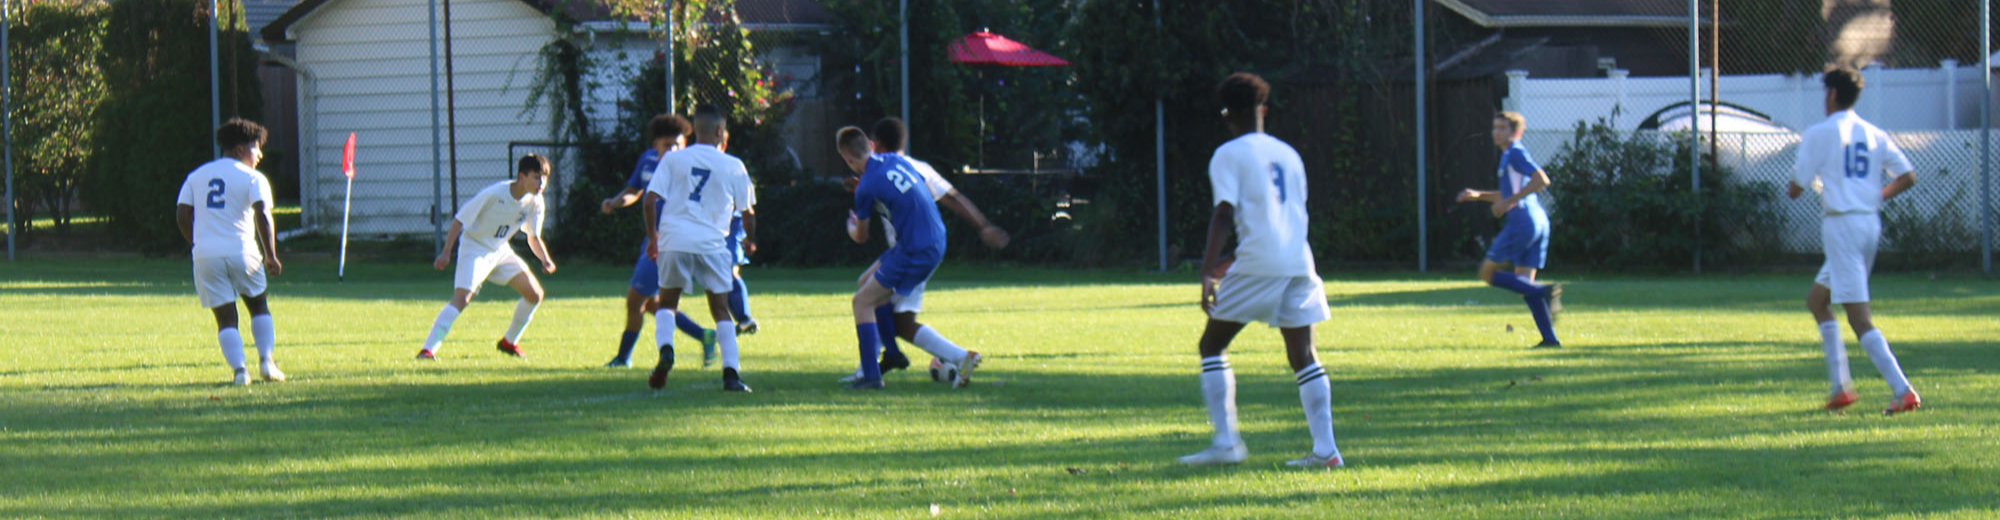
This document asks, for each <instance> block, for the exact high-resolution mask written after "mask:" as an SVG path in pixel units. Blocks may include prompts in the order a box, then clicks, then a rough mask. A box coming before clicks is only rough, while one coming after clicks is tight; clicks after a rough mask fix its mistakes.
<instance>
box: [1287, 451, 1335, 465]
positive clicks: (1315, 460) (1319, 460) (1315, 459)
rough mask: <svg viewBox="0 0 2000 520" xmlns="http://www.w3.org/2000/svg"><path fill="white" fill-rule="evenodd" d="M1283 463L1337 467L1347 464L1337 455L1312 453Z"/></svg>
mask: <svg viewBox="0 0 2000 520" xmlns="http://www.w3.org/2000/svg"><path fill="white" fill-rule="evenodd" d="M1285 465H1286V466H1290V467H1294V468H1338V467H1341V466H1346V465H1347V464H1346V463H1343V462H1341V461H1340V456H1339V455H1334V456H1331V457H1321V456H1319V455H1318V454H1313V455H1307V456H1305V457H1301V458H1296V459H1292V460H1288V461H1285Z"/></svg>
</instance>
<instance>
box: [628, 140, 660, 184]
mask: <svg viewBox="0 0 2000 520" xmlns="http://www.w3.org/2000/svg"><path fill="white" fill-rule="evenodd" d="M659 166H660V154H659V152H655V151H653V150H652V149H650V148H649V149H647V150H646V152H645V153H642V154H639V164H636V165H633V166H632V175H631V176H628V177H626V178H625V188H626V189H630V190H632V191H637V192H640V193H645V192H646V183H647V182H649V181H652V180H653V169H654V168H658V167H659Z"/></svg>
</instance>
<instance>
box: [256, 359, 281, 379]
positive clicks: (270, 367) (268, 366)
mask: <svg viewBox="0 0 2000 520" xmlns="http://www.w3.org/2000/svg"><path fill="white" fill-rule="evenodd" d="M261 368H262V369H263V370H262V371H263V372H264V380H265V381H270V382H273V383H279V382H284V380H285V371H283V370H278V364H277V363H273V362H268V361H267V362H264V363H262V366H261Z"/></svg>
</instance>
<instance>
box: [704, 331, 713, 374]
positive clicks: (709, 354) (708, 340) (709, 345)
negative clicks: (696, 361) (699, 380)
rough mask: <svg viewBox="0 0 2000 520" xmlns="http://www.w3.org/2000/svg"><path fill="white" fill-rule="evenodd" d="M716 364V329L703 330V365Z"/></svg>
mask: <svg viewBox="0 0 2000 520" xmlns="http://www.w3.org/2000/svg"><path fill="white" fill-rule="evenodd" d="M711 366H715V329H706V330H703V331H701V367H702V368H708V367H711Z"/></svg>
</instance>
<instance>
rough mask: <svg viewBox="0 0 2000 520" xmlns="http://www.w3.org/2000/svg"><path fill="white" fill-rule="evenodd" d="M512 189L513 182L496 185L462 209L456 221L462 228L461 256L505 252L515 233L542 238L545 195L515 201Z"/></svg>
mask: <svg viewBox="0 0 2000 520" xmlns="http://www.w3.org/2000/svg"><path fill="white" fill-rule="evenodd" d="M513 189H514V188H513V181H502V182H496V183H493V185H491V186H487V187H486V188H485V189H482V190H479V194H477V195H473V196H472V200H468V201H465V205H463V206H459V208H458V215H456V216H454V217H453V218H455V219H457V220H458V223H459V226H461V227H460V229H459V235H458V237H459V238H458V240H459V243H460V244H461V247H460V248H459V252H458V254H459V255H460V256H465V255H472V256H478V255H480V254H483V253H491V252H496V251H500V250H502V249H506V248H507V239H510V238H513V237H514V233H515V232H521V233H527V234H528V236H541V234H542V216H543V214H544V213H545V211H544V210H543V203H542V195H541V194H539V193H529V194H526V195H522V196H521V198H519V199H516V198H514V192H513Z"/></svg>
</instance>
